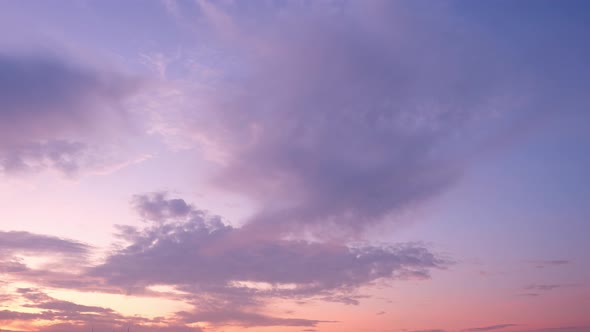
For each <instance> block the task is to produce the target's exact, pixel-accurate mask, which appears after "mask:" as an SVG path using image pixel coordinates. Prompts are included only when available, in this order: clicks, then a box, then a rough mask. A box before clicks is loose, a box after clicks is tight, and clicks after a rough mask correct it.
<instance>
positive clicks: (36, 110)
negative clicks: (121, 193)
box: [0, 52, 140, 174]
mask: <svg viewBox="0 0 590 332" xmlns="http://www.w3.org/2000/svg"><path fill="white" fill-rule="evenodd" d="M139 87H140V81H139V80H137V79H132V78H130V77H126V76H125V75H122V74H118V73H114V72H110V71H108V70H98V69H94V68H91V67H87V66H83V65H79V64H76V63H74V62H72V61H68V60H66V59H62V58H60V57H57V56H53V55H50V54H41V53H39V54H12V53H4V52H2V53H0V171H1V172H3V173H15V172H16V173H18V172H27V171H39V170H43V169H45V168H54V169H57V170H58V171H60V172H62V173H64V174H75V173H77V172H78V170H79V169H81V168H85V167H91V166H96V165H101V164H105V163H108V162H110V161H106V160H101V158H103V157H102V156H100V155H95V154H93V153H94V152H96V151H95V150H96V149H98V148H99V147H97V146H100V144H99V143H100V142H101V141H103V140H104V137H105V136H113V135H114V136H117V135H119V134H121V132H124V131H129V130H130V128H132V126H130V123H131V122H130V121H129V119H128V117H129V113H128V112H127V111H126V108H125V107H124V105H125V101H126V100H127V99H128V98H129V97H131V96H133V95H134V94H136V93H137V92H138V88H139ZM99 138H100V140H99ZM94 145H97V146H94ZM101 152H102V153H103V154H104V151H101Z"/></svg>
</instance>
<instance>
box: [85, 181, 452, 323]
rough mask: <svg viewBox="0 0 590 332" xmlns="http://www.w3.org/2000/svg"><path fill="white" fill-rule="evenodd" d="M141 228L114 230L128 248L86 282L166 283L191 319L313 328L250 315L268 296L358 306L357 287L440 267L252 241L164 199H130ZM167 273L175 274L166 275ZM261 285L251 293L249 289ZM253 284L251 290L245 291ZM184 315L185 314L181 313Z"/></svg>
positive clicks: (416, 257) (408, 247) (311, 245)
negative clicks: (180, 296)
mask: <svg viewBox="0 0 590 332" xmlns="http://www.w3.org/2000/svg"><path fill="white" fill-rule="evenodd" d="M134 205H135V207H136V208H137V209H138V214H139V215H140V216H143V217H144V218H145V219H149V220H150V221H151V223H150V224H148V225H146V226H145V227H144V228H141V229H140V228H134V227H121V230H122V231H121V234H120V237H121V238H122V239H124V240H126V241H128V243H129V244H128V245H127V246H125V247H123V248H121V249H118V250H116V251H115V252H113V253H112V254H111V255H109V256H108V257H107V258H106V260H105V262H104V263H103V264H101V265H98V266H95V267H92V268H91V269H90V270H89V271H88V272H87V274H88V276H89V277H92V278H100V279H103V280H104V281H105V283H106V284H107V285H110V286H111V287H115V288H119V289H121V290H122V291H125V292H132V293H134V292H135V293H142V292H146V291H147V290H146V289H147V288H148V287H149V286H150V285H162V284H163V285H171V286H174V287H176V289H177V290H179V291H182V292H185V293H187V294H189V295H187V296H186V297H185V300H187V301H189V302H191V303H194V305H195V307H196V310H195V312H193V313H192V315H193V316H192V318H191V319H192V320H193V321H198V320H223V322H225V323H230V322H234V321H237V320H240V319H243V320H245V321H244V322H242V324H243V325H246V326H250V325H256V324H261V325H272V324H278V323H279V322H280V324H284V325H289V326H290V325H302V326H314V325H315V324H317V323H318V322H319V321H315V320H311V321H308V320H300V319H291V318H289V319H283V318H276V317H267V316H265V315H260V314H254V313H253V312H252V309H253V308H259V307H261V306H263V304H264V302H265V301H266V299H269V298H290V299H298V298H314V297H315V298H318V299H321V300H325V301H336V302H344V303H348V304H358V299H359V298H361V297H362V296H359V295H356V294H354V291H355V290H357V289H358V288H359V287H361V286H364V285H368V284H371V283H373V282H375V281H378V280H381V279H392V278H427V277H428V276H429V270H431V269H436V268H443V267H445V266H446V264H447V262H446V261H445V260H443V259H440V258H438V257H437V256H435V255H434V254H432V253H431V252H429V251H428V250H427V249H425V248H423V247H420V246H418V245H414V244H402V245H395V246H348V245H344V244H338V243H322V242H307V241H302V240H287V239H282V238H273V239H271V238H266V239H265V240H262V241H252V240H250V239H248V238H243V237H244V236H247V235H248V234H249V233H243V231H242V229H240V228H233V227H231V226H228V225H226V224H225V223H224V222H223V220H222V219H221V218H220V217H218V216H213V215H210V214H208V213H206V212H205V211H202V210H198V209H196V208H194V207H193V206H191V205H190V204H188V203H186V202H185V201H184V200H182V199H169V198H167V196H166V195H165V194H163V193H154V194H149V195H145V196H136V197H135V199H134ZM171 271H174V273H171ZM257 284H258V285H259V284H262V285H263V286H261V287H257V286H256V285H257ZM252 285H254V286H252ZM182 316H183V317H187V316H190V314H187V313H184V314H183V315H182Z"/></svg>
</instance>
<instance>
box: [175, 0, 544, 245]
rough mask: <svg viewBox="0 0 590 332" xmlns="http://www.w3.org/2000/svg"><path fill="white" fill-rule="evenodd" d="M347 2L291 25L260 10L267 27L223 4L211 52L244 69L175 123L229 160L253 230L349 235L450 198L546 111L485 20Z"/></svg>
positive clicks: (302, 15)
mask: <svg viewBox="0 0 590 332" xmlns="http://www.w3.org/2000/svg"><path fill="white" fill-rule="evenodd" d="M211 6H215V5H214V4H211ZM285 6H287V7H288V6H289V5H285ZM293 6H294V7H297V6H298V5H293ZM350 6H352V8H348V7H347V5H341V6H337V5H334V6H333V7H332V6H331V5H328V4H326V5H317V7H314V9H315V10H314V11H307V10H305V9H308V8H304V9H303V10H302V8H298V7H297V9H296V10H293V11H292V12H290V15H288V16H287V17H286V18H285V17H283V16H280V15H279V14H278V12H279V11H280V10H279V9H277V8H274V7H273V6H272V5H269V6H264V5H260V7H263V8H260V11H257V15H260V16H263V17H264V19H261V20H260V21H261V22H265V23H264V24H271V25H272V27H273V28H272V29H266V27H267V26H266V25H264V24H263V23H260V24H248V23H247V22H245V21H246V19H245V18H244V17H241V16H240V15H239V14H236V13H239V12H240V11H238V10H236V11H233V10H232V9H231V8H230V9H228V10H227V12H226V11H225V9H227V8H226V7H223V6H219V7H220V8H218V9H219V12H220V13H219V15H226V16H227V17H226V19H227V20H226V21H227V22H231V24H230V26H228V25H221V26H220V27H219V28H220V29H226V30H224V31H222V34H223V35H228V34H229V35H230V38H229V40H228V43H227V44H222V45H217V46H219V48H222V49H224V50H229V51H228V52H230V53H231V54H232V55H234V56H235V58H237V59H239V60H238V61H239V62H240V63H239V64H240V68H242V71H240V72H239V73H238V74H236V73H228V74H227V77H226V79H225V80H224V79H220V80H218V81H217V82H216V83H215V85H214V86H213V87H212V88H211V90H206V92H205V93H203V94H199V93H198V92H196V93H195V94H196V95H193V97H194V105H191V104H189V105H187V106H186V108H187V110H186V112H185V113H183V114H182V116H181V118H180V120H178V122H177V123H175V125H176V126H178V127H181V128H182V129H184V130H185V131H186V132H188V133H187V135H192V136H191V137H194V136H198V137H200V138H203V137H204V138H205V139H204V140H203V141H204V143H203V146H204V148H208V147H210V146H214V149H215V150H216V152H221V153H222V154H223V155H224V158H222V159H223V163H222V165H223V166H222V168H223V169H222V170H221V171H220V172H219V174H218V176H217V177H215V179H214V180H213V182H214V183H215V184H217V185H218V186H220V187H222V188H225V189H227V190H230V191H234V192H238V193H241V194H244V195H245V196H248V197H249V198H254V199H256V200H257V201H259V202H260V206H261V209H260V210H259V211H258V214H256V215H255V216H254V217H253V218H252V219H251V221H250V225H249V226H248V227H249V228H252V233H254V234H260V233H266V234H268V233H271V232H275V233H281V234H286V233H291V234H293V233H299V234H301V233H305V232H306V231H312V232H313V233H314V234H315V235H317V236H320V237H330V236H331V237H338V236H354V235H356V234H358V232H359V231H362V230H364V229H365V228H366V227H367V226H369V225H372V224H374V223H377V222H380V221H382V220H384V219H386V218H387V217H389V216H391V215H395V214H396V213H399V212H400V211H404V209H406V208H410V207H413V206H414V205H415V204H421V203H424V202H427V201H428V200H429V199H432V198H434V197H436V196H437V195H439V194H440V193H442V192H444V191H446V190H447V189H448V188H450V187H451V186H452V185H453V184H454V183H456V181H458V180H459V179H460V178H461V176H462V174H463V173H464V171H465V170H466V168H467V167H468V164H469V162H470V161H471V158H473V157H474V156H475V155H478V154H479V153H482V152H483V151H486V150H488V149H490V148H492V147H495V146H497V145H498V144H499V141H501V140H502V139H504V138H505V137H514V136H518V133H519V132H520V131H521V130H520V129H522V128H521V127H520V126H521V125H525V124H526V125H530V124H533V123H536V121H537V119H538V118H539V117H542V116H543V114H544V110H545V109H546V108H542V109H539V110H536V112H530V111H529V108H528V106H529V105H528V102H529V100H528V98H529V96H530V94H531V91H529V88H528V87H529V86H530V84H532V82H536V81H534V80H533V79H532V78H531V77H528V76H527V75H526V74H519V75H512V73H521V72H522V70H521V66H520V62H519V61H516V59H515V57H517V56H516V55H515V52H513V51H512V50H511V49H508V48H502V47H499V42H500V41H499V40H497V39H495V38H494V37H493V36H490V35H488V34H487V32H486V31H485V29H481V27H480V26H479V25H478V24H475V23H473V24H470V23H467V22H466V21H465V20H463V19H462V18H459V16H458V15H457V14H456V13H453V12H447V11H445V9H443V8H442V7H443V6H441V7H437V8H436V10H434V12H435V13H436V15H433V20H432V21H428V22H426V21H425V20H424V18H423V16H421V14H422V11H420V5H416V6H404V5H402V4H399V3H391V2H382V3H373V2H371V3H365V2H363V3H362V4H360V3H359V4H356V5H353V4H350ZM304 7H305V6H304ZM283 9H284V8H281V10H283ZM291 9H293V8H291ZM439 11H440V12H439ZM204 12H206V11H204ZM279 17H280V18H279ZM210 19H212V20H214V18H210ZM224 22H225V21H224ZM248 22H249V21H248ZM465 24H466V25H467V26H463V25H465ZM459 26H461V28H460V29H459V28H458V27H459ZM232 27H233V28H232ZM269 31H272V32H269ZM445 40H453V43H452V44H451V43H447V42H444V41H445ZM240 41H243V42H240ZM497 43H498V44H497ZM455 45H460V47H456V46H455ZM232 68H233V67H232ZM243 68H247V69H243ZM212 91H213V92H212ZM219 91H222V92H221V93H216V92H219ZM192 92H193V91H190V92H187V96H191V93H192ZM515 123H516V125H514V124H515ZM263 230H264V232H262V231H263Z"/></svg>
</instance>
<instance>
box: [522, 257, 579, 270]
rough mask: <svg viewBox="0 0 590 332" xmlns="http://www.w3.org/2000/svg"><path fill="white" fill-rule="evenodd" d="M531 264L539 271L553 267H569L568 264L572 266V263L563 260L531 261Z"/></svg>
mask: <svg viewBox="0 0 590 332" xmlns="http://www.w3.org/2000/svg"><path fill="white" fill-rule="evenodd" d="M529 263H530V264H533V265H534V266H535V267H536V268H538V269H542V268H545V267H551V266H561V265H567V264H570V263H571V262H570V261H569V260H563V259H552V260H534V261H530V262H529Z"/></svg>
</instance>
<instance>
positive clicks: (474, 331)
mask: <svg viewBox="0 0 590 332" xmlns="http://www.w3.org/2000/svg"><path fill="white" fill-rule="evenodd" d="M513 326H517V325H516V324H497V325H490V326H484V327H472V328H469V329H465V330H463V331H465V332H478V331H493V330H500V329H505V328H507V327H513Z"/></svg>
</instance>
